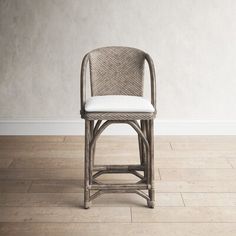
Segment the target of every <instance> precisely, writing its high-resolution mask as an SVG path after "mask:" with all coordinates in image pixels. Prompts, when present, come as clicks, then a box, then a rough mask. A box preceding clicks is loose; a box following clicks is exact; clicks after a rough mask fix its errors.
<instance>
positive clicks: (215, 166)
mask: <svg viewBox="0 0 236 236" xmlns="http://www.w3.org/2000/svg"><path fill="white" fill-rule="evenodd" d="M155 142H159V148H158V145H155V168H159V171H156V180H155V186H156V209H154V210H152V209H148V208H146V207H145V205H146V202H145V200H144V199H142V198H140V197H139V196H136V195H134V194H119V195H117V194H105V195H102V196H101V197H100V198H98V199H96V200H94V201H93V207H92V208H91V209H90V210H88V211H87V210H84V209H82V207H83V173H84V170H83V163H84V161H83V153H84V150H83V145H84V137H80V136H76V137H61V136H60V137H58V138H57V137H51V138H50V137H22V139H21V138H20V137H12V139H11V137H6V139H4V137H0V147H3V148H1V149H0V160H2V161H0V163H2V164H1V168H0V213H1V214H0V215H1V216H0V235H4V236H14V235H17V236H21V235H22V236H27V235H30V236H31V235H35V236H38V235H40V236H41V235H53V236H54V235H56V236H58V235H59V236H60V235H65V234H68V235H104V234H106V233H107V232H109V233H110V234H113V235H117V236H118V235H119V236H120V235H123V234H126V235H151V236H152V235H161V236H162V235H170V236H172V235H173V236H176V235H177V236H193V235H194V236H195V235H197V236H200V235H201V236H205V235H206V236H221V235H227V236H234V235H236V210H235V207H236V200H235V199H236V197H235V194H236V172H235V169H234V168H235V160H236V151H235V150H234V148H233V147H232V145H233V144H235V145H236V138H235V137H232V136H230V137H228V136H227V137H215V136H212V137H209V136H204V137H201V136H199V137H187V136H182V137H178V136H175V137H171V136H166V137H165V136H162V137H158V138H155ZM172 143H175V144H176V143H178V150H177V149H176V150H175V149H173V147H174V145H173V146H172ZM181 143H182V144H181ZM209 143H211V144H209ZM217 143H222V144H219V147H216V144H217ZM225 143H229V144H227V145H224V144H225ZM60 144H62V146H61V147H60ZM208 144H209V145H208ZM4 145H6V146H5V147H4ZM37 145H38V146H37ZM66 145H68V146H66ZM224 146H225V147H226V148H225V149H224ZM80 147H81V148H80ZM108 147H111V152H107V150H108ZM129 147H130V148H129ZM176 147H177V146H175V148H176ZM97 150H98V151H97V153H96V154H97V155H96V156H97V159H98V160H96V163H97V164H109V163H111V164H122V163H125V164H127V165H128V164H137V163H138V161H139V157H138V155H139V153H138V142H137V137H135V138H134V137H132V136H131V137H130V136H129V137H124V136H122V137H113V136H104V137H102V138H101V139H99V142H98V144H97ZM119 150H120V152H119ZM126 150H127V151H126ZM159 174H160V176H159ZM134 178H136V177H130V176H128V175H111V176H109V175H108V176H104V178H103V181H105V182H107V181H109V180H112V181H117V182H118V181H121V180H122V182H123V181H124V182H130V181H133V180H134ZM112 222H113V223H112Z"/></svg>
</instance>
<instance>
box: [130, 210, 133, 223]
mask: <svg viewBox="0 0 236 236" xmlns="http://www.w3.org/2000/svg"><path fill="white" fill-rule="evenodd" d="M130 220H131V223H133V215H132V207H130Z"/></svg>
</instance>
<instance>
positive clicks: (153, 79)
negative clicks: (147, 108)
mask: <svg viewBox="0 0 236 236" xmlns="http://www.w3.org/2000/svg"><path fill="white" fill-rule="evenodd" d="M145 59H146V60H147V62H148V66H149V71H150V80H151V103H152V105H153V107H154V109H155V112H156V74H155V67H154V63H153V60H152V58H151V57H150V56H149V55H148V54H146V55H145Z"/></svg>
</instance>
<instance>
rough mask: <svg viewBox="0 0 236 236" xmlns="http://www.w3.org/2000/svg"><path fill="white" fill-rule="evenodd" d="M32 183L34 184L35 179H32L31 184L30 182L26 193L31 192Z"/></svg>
mask: <svg viewBox="0 0 236 236" xmlns="http://www.w3.org/2000/svg"><path fill="white" fill-rule="evenodd" d="M32 185H33V180H31V181H30V184H29V187H28V189H27V190H26V193H30V190H31V187H32Z"/></svg>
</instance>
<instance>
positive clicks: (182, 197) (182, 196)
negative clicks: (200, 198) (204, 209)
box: [180, 193, 186, 207]
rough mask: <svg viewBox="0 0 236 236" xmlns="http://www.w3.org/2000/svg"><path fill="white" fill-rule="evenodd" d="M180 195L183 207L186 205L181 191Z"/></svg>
mask: <svg viewBox="0 0 236 236" xmlns="http://www.w3.org/2000/svg"><path fill="white" fill-rule="evenodd" d="M180 196H181V198H182V202H183V204H184V207H186V205H185V202H184V198H183V195H182V193H180Z"/></svg>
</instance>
